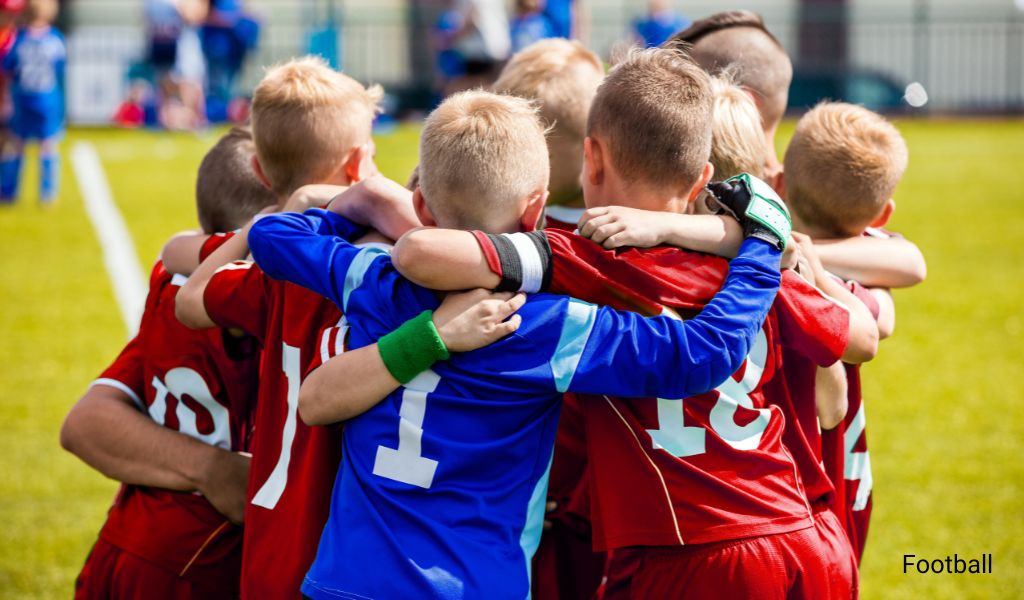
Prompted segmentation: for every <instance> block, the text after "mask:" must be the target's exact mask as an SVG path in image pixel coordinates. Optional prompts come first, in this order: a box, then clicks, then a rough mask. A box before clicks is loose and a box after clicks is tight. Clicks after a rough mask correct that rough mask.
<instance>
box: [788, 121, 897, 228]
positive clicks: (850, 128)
mask: <svg viewBox="0 0 1024 600" xmlns="http://www.w3.org/2000/svg"><path fill="white" fill-rule="evenodd" d="M784 164H785V179H784V182H785V187H786V203H787V204H788V205H789V207H790V209H791V210H792V211H793V214H794V215H795V216H796V217H797V218H798V219H799V221H800V222H801V223H802V224H803V225H805V226H810V227H816V228H818V229H820V230H822V231H823V232H824V233H825V234H827V235H831V236H834V237H850V236H853V235H857V234H859V233H860V232H862V231H863V230H864V228H865V227H867V226H868V225H870V224H871V222H872V221H874V220H875V218H877V217H878V215H879V214H880V213H881V211H882V209H883V208H884V207H885V203H886V202H888V201H889V199H891V198H892V194H893V191H895V189H896V185H897V184H898V183H899V181H900V179H901V178H902V177H903V172H904V171H905V170H906V168H907V145H906V143H905V142H904V141H903V136H901V135H900V132H899V131H898V130H897V129H896V127H894V126H893V124H892V123H890V122H888V121H886V120H885V118H884V117H882V116H881V115H879V114H877V113H874V112H871V111H870V110H868V109H866V108H864V107H863V106H857V105H854V104H846V103H844V102H823V103H821V104H819V105H817V106H815V107H814V108H813V109H812V110H811V111H810V112H808V113H807V114H805V115H804V116H803V118H801V119H800V121H799V122H798V123H797V126H796V131H795V132H794V133H793V139H792V140H791V141H790V142H789V147H788V148H787V149H786V158H785V163H784Z"/></svg>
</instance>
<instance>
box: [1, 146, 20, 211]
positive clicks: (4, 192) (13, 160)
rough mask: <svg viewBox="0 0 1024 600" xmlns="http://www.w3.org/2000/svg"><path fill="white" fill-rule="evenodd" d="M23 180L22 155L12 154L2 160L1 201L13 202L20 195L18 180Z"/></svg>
mask: <svg viewBox="0 0 1024 600" xmlns="http://www.w3.org/2000/svg"><path fill="white" fill-rule="evenodd" d="M20 178H21V154H12V155H9V156H4V157H3V158H2V159H0V201H3V202H13V201H14V198H15V196H17V195H18V180H19V179H20Z"/></svg>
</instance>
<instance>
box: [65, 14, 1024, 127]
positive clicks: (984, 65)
mask: <svg viewBox="0 0 1024 600" xmlns="http://www.w3.org/2000/svg"><path fill="white" fill-rule="evenodd" d="M557 2H565V0H552V2H551V3H552V4H555V3H557ZM567 3H571V4H573V5H574V6H573V9H574V11H575V13H576V16H575V19H574V22H573V25H572V30H571V35H572V36H574V37H578V38H579V39H581V40H583V41H584V42H585V43H586V44H587V45H588V46H589V47H591V48H592V49H593V50H595V51H596V52H598V54H600V55H601V56H603V57H606V58H608V57H609V56H610V54H611V52H612V50H613V48H615V47H616V46H617V45H619V44H621V43H623V42H629V41H632V40H633V39H635V38H636V37H637V35H636V33H635V30H636V27H635V25H636V22H637V21H638V20H643V19H645V17H646V16H647V14H646V13H648V11H649V5H656V6H657V8H659V9H660V10H668V11H671V12H672V13H674V15H675V18H677V19H679V21H677V22H679V23H686V22H688V20H689V19H692V18H695V17H700V16H703V15H707V14H710V13H713V12H715V11H717V10H721V9H722V8H724V7H725V5H723V4H722V3H721V2H709V1H703V2H700V1H698V2H693V1H687V2H682V1H674V2H672V1H668V0H663V1H661V2H651V3H647V2H644V1H642V0H576V1H575V2H567ZM62 4H63V5H64V11H63V12H62V26H63V28H64V31H65V33H66V35H67V42H68V65H67V113H68V118H69V121H70V122H71V123H72V124H102V123H107V122H110V120H111V118H112V116H113V115H114V114H115V113H116V112H117V109H118V106H119V105H120V104H121V103H122V102H123V101H124V100H125V99H127V98H130V97H133V94H134V97H135V99H136V100H144V98H145V94H142V93H141V92H142V89H140V88H143V89H144V88H145V86H144V85H138V84H139V82H145V81H148V82H149V84H150V85H159V82H154V81H153V79H152V77H153V74H154V71H159V67H156V68H154V67H153V66H152V65H147V55H148V54H150V52H149V48H150V39H151V38H152V36H153V32H154V30H155V27H154V25H153V21H154V17H153V16H152V13H153V12H154V11H153V10H152V8H151V5H153V4H159V2H153V1H152V0H147V2H146V3H141V2H140V1H139V0H66V1H65V2H62ZM218 4H223V5H224V7H223V8H222V10H220V11H219V12H220V13H230V15H229V16H228V17H227V18H226V19H223V20H224V22H225V23H226V25H223V27H233V28H234V29H236V30H242V31H241V32H239V33H238V35H237V37H240V38H243V39H242V40H241V41H233V40H232V41H228V42H225V43H224V44H222V45H231V44H235V45H236V46H240V47H241V48H240V49H230V48H229V49H215V50H214V53H217V52H219V53H221V54H227V55H229V56H226V57H224V58H220V57H218V58H214V59H210V58H208V59H207V62H208V64H211V65H212V64H213V62H226V63H232V62H234V63H235V65H233V66H232V65H229V66H227V67H224V68H219V69H218V67H217V66H214V67H213V68H212V69H211V68H210V67H207V77H210V76H211V75H212V76H214V77H221V78H222V79H224V76H223V75H220V74H218V73H217V71H218V70H220V71H224V70H228V71H230V70H232V69H235V70H236V71H237V76H235V74H234V73H232V74H231V76H230V82H229V83H227V87H229V88H230V90H229V92H230V95H231V96H232V98H233V97H243V98H244V96H245V94H246V92H247V91H248V90H251V89H252V87H253V85H254V84H255V82H256V81H257V80H258V79H259V77H260V72H261V65H267V64H271V63H274V62H276V61H279V60H282V59H286V58H289V57H292V56H295V55H299V54H304V53H306V52H309V51H311V50H312V51H314V52H317V53H320V54H322V55H324V56H326V57H327V58H329V59H330V60H331V61H332V63H333V64H335V65H337V66H339V67H340V68H342V69H343V70H344V71H345V72H347V73H348V74H350V75H352V76H353V77H355V78H357V79H359V80H362V81H373V82H377V83H381V84H383V85H384V86H385V87H386V89H387V90H388V92H389V93H390V94H391V99H392V103H391V104H390V105H389V108H390V110H391V111H393V112H395V113H397V114H403V113H405V112H407V111H412V110H423V109H427V108H429V107H430V105H431V103H432V101H433V100H434V99H435V98H436V92H437V91H438V90H440V89H443V86H444V81H445V79H446V78H448V77H450V75H451V71H453V70H454V71H455V72H457V71H458V65H457V64H456V65H454V66H453V65H451V64H449V63H448V62H446V61H448V60H449V59H451V58H452V57H450V56H448V57H446V56H441V53H443V52H444V50H445V49H446V44H445V41H444V34H445V31H446V28H447V29H449V30H450V29H451V28H453V27H457V21H458V9H457V6H458V5H459V4H460V3H459V2H452V1H451V0H413V1H408V0H250V1H249V2H248V3H246V4H244V5H242V4H241V3H240V2H236V1H234V0H214V1H213V3H212V5H213V10H212V11H211V13H210V15H214V16H210V17H207V18H206V20H205V22H204V20H203V18H202V17H200V18H198V19H197V28H198V30H199V33H200V36H201V37H202V40H203V41H204V42H206V40H207V39H208V38H209V37H211V36H210V35H209V32H210V30H211V29H216V27H215V26H211V25H210V22H211V21H215V20H216V16H215V15H216V14H218V9H217V6H218ZM463 4H464V3H463ZM523 4H525V5H529V4H530V3H529V2H525V3H524V2H517V3H514V4H513V3H509V6H508V10H507V18H510V19H515V18H516V15H517V5H523ZM742 4H743V6H742V7H743V8H747V9H750V10H754V11H756V12H759V13H761V14H762V15H763V16H764V18H765V21H766V23H767V25H768V28H769V29H770V30H771V31H772V32H773V33H774V34H775V36H776V37H778V39H779V40H780V41H781V42H782V44H783V46H785V48H786V50H787V51H788V52H789V53H790V55H791V56H792V57H793V59H794V63H795V66H796V77H795V80H794V84H793V88H792V90H791V92H790V102H791V104H792V105H793V106H794V107H796V108H800V107H806V106H809V105H812V104H813V103H814V102H815V101H816V100H818V99H819V98H822V97H830V98H834V99H836V98H842V99H847V100H850V101H853V102H859V103H863V104H865V105H867V106H869V107H870V108H875V109H880V110H887V111H906V110H914V111H921V112H930V113H968V112H969V113H979V112H980V113H998V112H1020V111H1021V110H1022V109H1024V0H971V1H970V2H964V1H957V0H748V1H747V2H744V3H742ZM229 5H230V6H229ZM730 6H731V5H730ZM542 10H544V9H542ZM147 13H148V14H147ZM239 18H243V19H245V21H243V25H242V26H238V25H236V23H238V22H239ZM250 20H251V23H252V25H251V26H250V25H248V23H247V21H250ZM171 21H172V22H173V17H171ZM180 29H184V30H185V31H184V33H182V40H181V41H180V42H179V43H180V44H182V46H183V52H185V53H188V52H191V50H186V49H185V46H189V47H191V46H192V43H191V42H190V41H187V35H194V34H192V33H190V32H189V31H188V30H189V29H190V27H189V26H188V25H186V26H185V27H184V28H181V27H179V30H180ZM173 31H174V29H173V28H172V32H173ZM554 33H557V32H550V33H549V34H554ZM228 37H231V36H228ZM213 45H216V44H215V43H209V44H207V43H204V44H203V48H204V50H209V46H213ZM456 53H457V51H456ZM206 55H207V57H209V56H210V52H206ZM454 59H455V60H456V61H457V60H458V57H457V56H456V57H454ZM133 85H135V87H134V89H133ZM206 87H207V91H208V92H213V93H212V94H211V93H208V95H207V100H208V102H211V103H213V104H217V106H215V107H212V110H209V112H210V113H211V115H212V116H214V117H215V118H214V120H222V119H223V118H226V117H227V116H231V117H232V118H234V119H240V118H242V117H243V116H244V111H243V110H242V107H243V106H244V105H241V104H239V105H238V107H237V110H236V109H235V107H230V108H231V109H232V112H231V114H230V115H229V114H228V108H229V107H227V106H220V104H222V103H224V98H221V97H220V95H223V94H225V93H226V91H225V83H224V82H219V83H218V82H213V83H212V85H211V83H210V82H208V83H207V86H206ZM216 88H220V89H216ZM151 121H152V117H151Z"/></svg>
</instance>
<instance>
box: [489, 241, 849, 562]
mask: <svg viewBox="0 0 1024 600" xmlns="http://www.w3.org/2000/svg"><path fill="white" fill-rule="evenodd" d="M478 239H479V238H478ZM547 239H548V242H549V244H550V246H551V250H552V254H553V256H552V260H551V286H550V290H551V291H553V292H560V293H568V294H571V295H573V296H575V297H578V298H582V299H585V300H589V301H592V302H598V303H601V304H606V305H610V306H614V307H616V308H620V309H628V310H635V311H638V312H641V313H644V314H658V313H661V312H663V311H664V310H665V308H664V307H666V306H667V307H671V308H673V309H681V310H683V311H693V310H698V309H700V308H702V307H703V306H704V304H705V303H706V302H707V301H709V300H710V299H711V297H712V296H713V295H714V294H715V293H716V292H717V291H718V290H719V288H720V287H721V285H722V283H723V282H724V280H725V276H726V273H727V270H728V264H727V262H726V261H725V260H723V259H720V258H715V257H711V256H707V255H702V254H697V253H692V252H684V251H680V250H677V249H672V248H664V247H661V248H651V249H646V250H641V249H629V250H620V251H614V252H612V251H606V250H603V249H601V248H600V247H599V246H597V245H596V244H594V243H592V242H590V241H588V240H584V239H583V238H580V237H579V236H575V235H571V234H564V233H561V232H557V231H549V232H548V233H547ZM486 250H487V249H486V248H485V252H486ZM490 262H491V264H492V266H493V264H494V262H493V261H490ZM848 326H849V315H848V313H847V311H846V310H845V309H844V308H842V307H841V306H839V305H838V304H836V303H835V302H833V301H831V300H829V299H827V298H826V297H824V296H822V295H821V294H820V293H819V292H818V291H817V290H816V289H814V288H813V287H812V286H810V285H809V284H807V283H806V282H804V281H803V280H802V279H801V278H800V277H799V276H797V275H795V274H793V273H790V272H787V273H786V274H785V275H784V277H783V283H782V292H781V293H780V296H779V299H778V300H777V301H776V304H775V306H774V307H773V308H772V310H771V312H770V313H769V315H768V318H767V320H766V321H765V325H764V328H763V330H762V332H761V334H760V335H759V336H758V338H757V340H756V341H755V343H754V346H753V349H752V350H751V353H750V355H749V356H748V358H747V361H746V362H745V364H744V366H743V367H742V368H741V369H740V370H739V371H738V372H737V373H736V374H735V375H734V376H733V378H731V379H730V380H728V381H726V382H725V383H724V384H722V385H721V386H719V388H718V389H717V390H715V391H712V392H709V393H707V394H702V395H700V396H695V397H692V398H686V399H683V400H680V399H658V398H644V399H623V398H610V397H587V398H584V399H583V402H582V407H583V413H584V417H585V423H586V439H587V450H588V453H589V458H590V463H589V465H590V485H591V498H592V500H591V502H592V505H591V511H592V516H593V523H594V545H595V547H596V548H597V549H599V550H607V549H611V548H618V547H626V546H672V545H680V544H694V543H706V542H713V541H719V540H728V539H737V538H743V537H750V536H757V535H769V534H774V533H783V532H786V531H793V530H797V529H800V528H804V527H810V526H811V525H812V524H813V521H812V518H811V514H810V507H809V506H808V503H807V501H806V498H805V496H804V491H803V489H802V484H801V482H800V478H799V475H798V474H797V471H796V466H795V464H794V461H793V459H792V457H791V456H790V454H789V452H788V451H787V450H786V448H785V447H784V446H783V444H782V432H783V429H784V417H783V415H782V412H781V411H780V410H779V408H778V407H777V406H768V405H767V403H766V402H765V400H764V394H763V391H762V387H763V385H764V383H765V382H767V381H769V380H770V379H771V377H772V376H773V374H774V373H775V371H776V370H777V368H778V367H779V362H780V351H781V348H780V345H779V340H780V339H787V340H789V343H790V344H791V345H793V346H795V347H799V348H801V349H802V351H803V352H804V353H805V354H806V355H808V356H809V357H812V358H813V359H814V360H815V361H817V362H818V363H819V364H831V363H833V362H835V360H836V359H838V357H839V355H841V354H842V352H843V350H844V349H845V346H846V338H847V329H848Z"/></svg>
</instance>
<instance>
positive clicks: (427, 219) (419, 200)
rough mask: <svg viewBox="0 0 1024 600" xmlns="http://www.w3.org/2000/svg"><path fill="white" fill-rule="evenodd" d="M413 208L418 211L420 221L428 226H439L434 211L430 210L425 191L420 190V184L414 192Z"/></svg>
mask: <svg viewBox="0 0 1024 600" xmlns="http://www.w3.org/2000/svg"><path fill="white" fill-rule="evenodd" d="M412 208H413V210H415V211H416V216H417V217H418V218H419V220H420V223H423V225H425V226H426V227H437V221H436V220H434V215H433V213H431V212H430V208H429V207H428V206H427V202H426V200H424V199H423V192H422V191H420V187H419V186H416V189H415V190H413V192H412Z"/></svg>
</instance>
